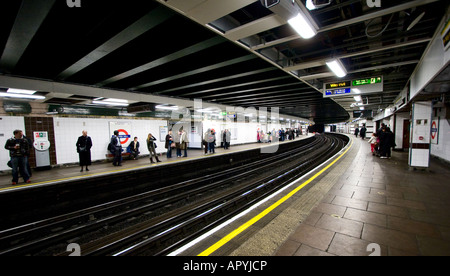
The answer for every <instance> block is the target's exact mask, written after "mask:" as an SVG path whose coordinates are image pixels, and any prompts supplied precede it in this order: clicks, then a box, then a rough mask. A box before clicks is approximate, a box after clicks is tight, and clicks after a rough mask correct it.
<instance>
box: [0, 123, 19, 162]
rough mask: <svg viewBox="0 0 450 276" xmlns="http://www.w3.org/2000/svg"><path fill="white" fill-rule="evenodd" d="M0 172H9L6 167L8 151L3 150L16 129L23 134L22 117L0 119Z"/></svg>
mask: <svg viewBox="0 0 450 276" xmlns="http://www.w3.org/2000/svg"><path fill="white" fill-rule="evenodd" d="M0 125H1V127H0V146H1V149H0V171H5V170H10V168H9V167H8V166H7V165H6V164H7V163H8V161H9V160H10V157H9V151H8V150H6V149H5V144H6V141H7V140H8V139H9V138H11V137H13V136H14V135H13V132H14V130H16V129H20V130H23V131H24V132H25V120H24V118H23V117H9V116H5V117H0Z"/></svg>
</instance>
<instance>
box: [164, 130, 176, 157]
mask: <svg viewBox="0 0 450 276" xmlns="http://www.w3.org/2000/svg"><path fill="white" fill-rule="evenodd" d="M165 148H166V149H167V158H172V148H175V141H174V140H173V137H172V131H171V130H170V131H169V133H168V134H167V135H166V144H165Z"/></svg>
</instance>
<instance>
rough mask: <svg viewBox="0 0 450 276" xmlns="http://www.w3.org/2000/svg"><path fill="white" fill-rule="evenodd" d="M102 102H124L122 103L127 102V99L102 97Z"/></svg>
mask: <svg viewBox="0 0 450 276" xmlns="http://www.w3.org/2000/svg"><path fill="white" fill-rule="evenodd" d="M103 102H110V103H124V104H127V103H128V101H127V100H122V99H104V100H103Z"/></svg>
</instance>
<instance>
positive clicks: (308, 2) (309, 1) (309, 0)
mask: <svg viewBox="0 0 450 276" xmlns="http://www.w3.org/2000/svg"><path fill="white" fill-rule="evenodd" d="M330 4H331V0H328V2H323V3H322V4H314V3H313V0H306V8H307V9H308V10H310V11H312V10H316V9H320V8H323V7H326V6H328V5H330Z"/></svg>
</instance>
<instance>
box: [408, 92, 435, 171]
mask: <svg viewBox="0 0 450 276" xmlns="http://www.w3.org/2000/svg"><path fill="white" fill-rule="evenodd" d="M432 112H433V104H432V102H431V101H426V102H413V104H412V123H411V135H410V137H411V138H410V146H409V166H410V169H413V168H426V169H428V168H429V166H430V142H431V116H432Z"/></svg>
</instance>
